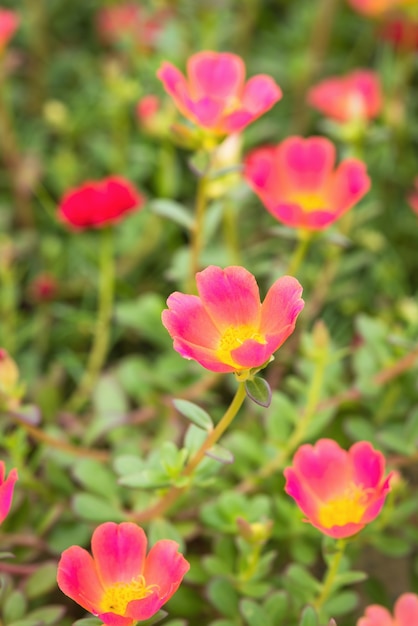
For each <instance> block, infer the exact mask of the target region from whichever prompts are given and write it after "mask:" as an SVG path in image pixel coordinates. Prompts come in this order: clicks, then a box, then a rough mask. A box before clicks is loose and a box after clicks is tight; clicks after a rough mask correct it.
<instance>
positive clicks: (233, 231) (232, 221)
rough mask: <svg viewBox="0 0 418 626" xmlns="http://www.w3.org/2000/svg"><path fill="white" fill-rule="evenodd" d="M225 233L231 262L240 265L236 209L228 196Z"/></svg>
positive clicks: (225, 210) (225, 212)
mask: <svg viewBox="0 0 418 626" xmlns="http://www.w3.org/2000/svg"><path fill="white" fill-rule="evenodd" d="M224 235H225V242H226V246H227V248H228V252H229V257H230V261H231V263H232V264H233V265H240V253H239V241H238V228H237V217H236V209H235V207H234V205H233V204H232V201H231V199H230V198H229V197H228V196H226V197H225V198H224Z"/></svg>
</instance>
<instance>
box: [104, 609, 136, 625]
mask: <svg viewBox="0 0 418 626" xmlns="http://www.w3.org/2000/svg"><path fill="white" fill-rule="evenodd" d="M97 617H98V618H99V619H100V620H101V621H102V622H103V624H106V626H133V625H134V620H133V618H132V617H124V616H123V615H117V614H116V613H111V612H109V613H99V614H98V615H97Z"/></svg>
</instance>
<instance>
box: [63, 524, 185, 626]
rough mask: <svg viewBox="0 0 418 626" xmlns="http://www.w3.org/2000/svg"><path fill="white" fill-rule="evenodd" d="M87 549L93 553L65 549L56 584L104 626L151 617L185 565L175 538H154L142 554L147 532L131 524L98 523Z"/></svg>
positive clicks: (175, 586)
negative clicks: (148, 548)
mask: <svg viewBox="0 0 418 626" xmlns="http://www.w3.org/2000/svg"><path fill="white" fill-rule="evenodd" d="M91 548H92V553H93V556H90V554H89V553H88V552H87V550H84V549H83V548H80V547H79V546H72V547H71V548H68V549H67V550H65V551H64V552H63V553H62V556H61V559H60V562H59V564H58V575H57V582H58V586H59V588H60V589H61V591H62V592H63V593H65V594H66V595H67V596H69V597H70V598H72V600H74V601H75V602H78V604H80V605H81V606H82V607H83V608H84V609H86V611H89V612H90V613H93V615H95V616H97V617H98V618H99V619H100V620H101V621H102V622H104V624H108V625H109V626H133V624H136V622H137V621H143V620H147V619H149V618H150V617H152V616H153V615H155V613H157V611H159V609H160V608H161V607H162V606H163V604H165V603H166V602H167V601H168V600H169V599H170V598H171V596H172V595H173V594H174V593H175V592H176V591H177V589H178V587H179V586H180V583H181V581H182V580H183V576H184V575H185V574H186V572H187V571H188V570H189V567H190V566H189V563H188V562H187V561H186V559H185V558H184V557H183V556H182V555H181V554H180V553H179V552H178V551H177V548H178V545H177V543H176V542H175V541H170V540H168V539H162V540H160V541H157V543H156V544H155V545H154V546H153V547H152V548H151V550H150V551H149V552H148V554H146V550H147V538H146V535H145V533H144V531H143V530H142V528H140V527H139V526H137V525H136V524H132V523H130V522H125V523H122V524H114V523H113V522H107V523H105V524H101V525H100V526H98V528H96V530H95V531H94V533H93V536H92V540H91Z"/></svg>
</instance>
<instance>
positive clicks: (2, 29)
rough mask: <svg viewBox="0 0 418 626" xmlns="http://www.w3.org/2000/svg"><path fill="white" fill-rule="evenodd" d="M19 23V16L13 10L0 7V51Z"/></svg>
mask: <svg viewBox="0 0 418 626" xmlns="http://www.w3.org/2000/svg"><path fill="white" fill-rule="evenodd" d="M19 23H20V16H19V15H18V14H17V13H16V12H15V11H10V10H9V9H1V8H0V52H1V51H2V50H3V48H5V47H6V45H7V44H8V43H9V41H10V39H11V38H12V37H13V35H14V34H15V32H16V30H17V28H18V26H19Z"/></svg>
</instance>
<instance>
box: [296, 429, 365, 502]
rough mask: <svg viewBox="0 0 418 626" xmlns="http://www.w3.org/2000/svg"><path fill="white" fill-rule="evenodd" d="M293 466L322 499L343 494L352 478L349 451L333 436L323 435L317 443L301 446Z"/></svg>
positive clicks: (325, 499) (326, 499) (324, 500)
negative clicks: (324, 437)
mask: <svg viewBox="0 0 418 626" xmlns="http://www.w3.org/2000/svg"><path fill="white" fill-rule="evenodd" d="M293 466H294V468H295V470H296V472H297V473H298V474H299V476H300V477H301V478H303V480H304V481H306V483H307V485H308V486H309V488H310V489H311V490H312V491H313V492H314V493H315V494H316V495H317V497H318V498H319V499H320V500H322V501H323V502H327V501H328V500H330V499H332V498H334V497H336V496H338V495H340V494H341V493H342V492H343V491H344V488H345V487H346V486H347V485H348V484H349V483H350V481H351V480H352V478H353V475H352V465H351V462H350V459H349V456H348V453H347V452H346V451H345V450H343V449H342V448H340V446H339V445H338V443H337V442H336V441H333V440H332V439H320V440H319V441H317V442H316V444H315V445H314V446H311V445H310V444H305V445H303V446H301V447H300V448H299V450H298V451H297V452H296V454H295V457H294V459H293Z"/></svg>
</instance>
